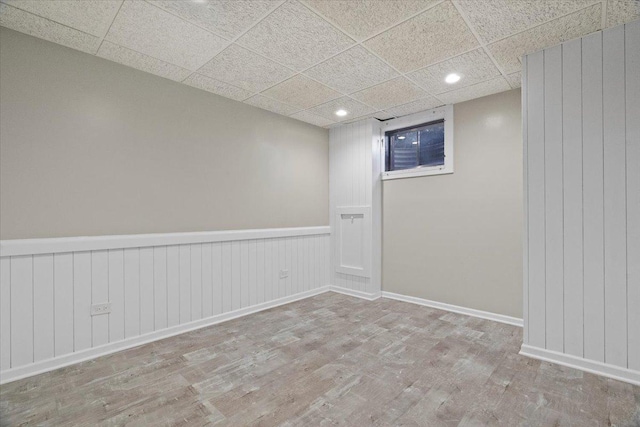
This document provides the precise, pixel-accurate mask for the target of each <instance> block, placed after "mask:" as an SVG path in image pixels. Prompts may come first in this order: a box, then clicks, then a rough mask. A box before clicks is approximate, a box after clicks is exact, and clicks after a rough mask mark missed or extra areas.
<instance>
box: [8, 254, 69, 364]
mask: <svg viewBox="0 0 640 427" xmlns="http://www.w3.org/2000/svg"><path fill="white" fill-rule="evenodd" d="M7 260H8V259H7ZM53 270H54V274H53V287H54V297H53V299H54V302H53V305H54V307H55V311H54V337H55V338H54V341H55V349H54V350H55V356H61V355H64V354H69V353H73V254H72V253H61V254H55V255H54V256H53ZM70 331H71V332H70Z"/></svg>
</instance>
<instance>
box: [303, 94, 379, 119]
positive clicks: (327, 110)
mask: <svg viewBox="0 0 640 427" xmlns="http://www.w3.org/2000/svg"><path fill="white" fill-rule="evenodd" d="M338 110H345V111H346V112H347V115H346V116H343V117H339V116H336V114H335V113H336V111H338ZM308 111H309V112H310V113H313V114H317V115H318V116H322V117H324V118H327V119H329V120H333V121H337V122H342V121H345V120H348V119H350V118H353V117H360V116H365V115H367V114H371V113H374V112H375V111H376V110H375V108H371V107H369V106H368V105H364V104H363V103H361V102H358V101H356V100H355V99H351V98H349V97H348V96H343V97H342V98H338V99H334V100H333V101H329V102H327V103H326V104H322V105H318V106H317V107H313V108H311V109H309V110H308Z"/></svg>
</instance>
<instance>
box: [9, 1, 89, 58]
mask: <svg viewBox="0 0 640 427" xmlns="http://www.w3.org/2000/svg"><path fill="white" fill-rule="evenodd" d="M0 26H3V27H7V28H10V29H12V30H16V31H20V32H21V33H25V34H29V35H31V36H34V37H39V38H41V39H44V40H48V41H50V42H54V43H58V44H61V45H63V46H67V47H71V48H73V49H78V50H81V51H83V52H88V53H95V52H96V50H97V49H98V46H100V39H99V38H98V37H95V36H92V35H90V34H87V33H83V32H81V31H78V30H74V29H72V28H69V27H65V26H64V25H61V24H58V23H56V22H53V21H50V20H49V19H45V18H41V17H39V16H36V15H33V14H31V13H28V12H25V11H23V10H20V9H16V8H15V7H11V6H7V5H6V4H2V3H0Z"/></svg>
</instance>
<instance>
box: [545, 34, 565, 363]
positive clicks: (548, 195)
mask: <svg viewBox="0 0 640 427" xmlns="http://www.w3.org/2000/svg"><path fill="white" fill-rule="evenodd" d="M562 78H563V76H562V46H555V47H552V48H550V49H547V50H545V51H544V174H545V177H544V182H545V188H544V195H545V202H544V204H545V248H546V251H545V266H546V276H545V298H546V308H547V309H546V313H545V315H546V319H545V325H546V328H547V329H546V332H545V336H546V345H547V348H548V349H550V350H554V351H563V350H564V336H563V335H564V334H563V329H564V328H563V327H564V311H563V310H564V308H563V296H564V280H563V279H564V272H563V257H564V254H563V252H564V250H563V240H562V235H563V229H562V227H563V220H564V218H563V194H562V193H563V182H562V161H563V159H562Z"/></svg>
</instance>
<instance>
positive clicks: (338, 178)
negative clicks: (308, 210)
mask: <svg viewBox="0 0 640 427" xmlns="http://www.w3.org/2000/svg"><path fill="white" fill-rule="evenodd" d="M329 144H330V148H329V211H330V214H329V217H330V223H331V229H332V230H334V231H335V230H336V225H337V224H336V213H337V211H338V208H352V207H362V208H368V212H370V215H371V221H370V224H369V225H368V228H369V229H368V230H367V232H368V233H369V234H370V236H371V239H365V241H368V242H370V243H369V244H368V246H369V247H365V248H364V251H365V253H366V256H368V257H370V259H371V262H370V263H369V264H370V266H371V271H370V274H367V276H369V277H362V276H357V275H351V274H345V273H341V272H338V271H336V259H335V257H333V259H332V262H333V268H332V269H331V271H332V276H331V284H332V285H334V286H337V287H339V288H343V289H349V290H351V291H355V292H361V293H364V294H367V295H365V296H370V297H375V296H376V295H379V294H380V292H381V290H382V288H381V265H382V255H381V234H382V228H381V227H382V225H381V224H382V222H381V212H382V193H381V192H382V185H381V181H380V178H381V175H380V166H381V162H380V158H379V155H380V154H379V153H380V126H379V122H378V121H377V120H373V119H368V120H361V121H358V122H356V123H351V124H345V125H339V126H337V127H333V128H331V130H330V136H329ZM338 234H339V233H335V232H332V248H334V250H333V253H334V254H336V253H338V251H337V250H336V245H337V244H338V242H336V237H337V236H338Z"/></svg>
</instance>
